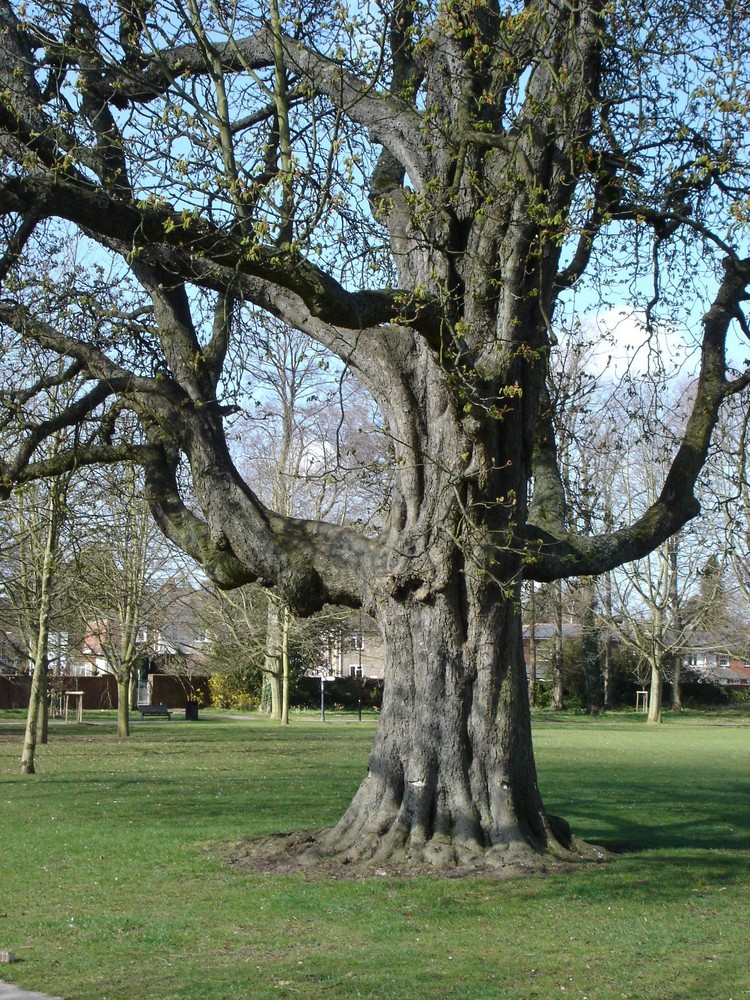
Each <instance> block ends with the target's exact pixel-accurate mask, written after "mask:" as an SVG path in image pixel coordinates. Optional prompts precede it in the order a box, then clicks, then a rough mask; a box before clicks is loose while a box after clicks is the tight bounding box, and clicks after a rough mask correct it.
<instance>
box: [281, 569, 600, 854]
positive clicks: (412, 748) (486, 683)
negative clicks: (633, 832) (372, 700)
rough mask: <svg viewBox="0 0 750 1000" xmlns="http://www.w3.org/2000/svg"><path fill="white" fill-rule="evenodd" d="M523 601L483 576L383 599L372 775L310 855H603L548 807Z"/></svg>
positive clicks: (306, 849) (311, 845)
mask: <svg viewBox="0 0 750 1000" xmlns="http://www.w3.org/2000/svg"><path fill="white" fill-rule="evenodd" d="M518 608H519V603H518V595H515V594H514V595H508V594H507V593H503V592H502V590H501V588H500V587H496V586H488V585H486V584H484V585H483V586H482V591H481V593H480V594H478V595H475V599H473V600H467V599H466V596H465V595H462V594H461V593H459V592H458V586H457V587H456V592H454V593H450V592H443V593H440V594H437V595H435V596H434V598H433V599H432V600H431V602H430V603H429V604H418V603H416V602H414V603H410V604H405V605H403V604H398V603H396V602H395V601H392V600H386V601H385V602H384V603H382V604H381V605H380V607H379V609H378V617H379V624H380V627H381V630H382V634H383V639H384V642H385V648H386V668H385V689H384V696H383V708H382V712H381V717H380V724H379V728H378V732H377V736H376V739H375V744H374V747H373V751H372V754H371V757H370V761H369V769H368V774H367V777H366V778H365V779H364V781H363V782H362V784H361V786H360V788H359V790H358V792H357V793H356V795H355V797H354V799H353V801H352V803H351V805H350V806H349V808H348V809H347V811H346V813H345V814H344V816H343V817H342V819H341V820H340V821H339V823H338V824H337V825H336V826H335V827H334V828H333V829H331V830H328V831H323V832H322V833H318V834H316V835H315V836H314V837H313V838H311V839H308V840H306V841H305V843H304V845H303V846H302V848H301V853H302V855H303V859H302V860H304V859H305V857H306V858H307V860H309V861H310V862H311V863H312V862H313V861H317V860H319V859H320V858H321V857H333V858H335V859H336V860H338V861H339V862H341V863H345V864H351V865H358V864H362V865H368V864H375V865H379V866H382V865H385V866H388V865H394V866H396V867H398V868H401V869H403V867H404V866H408V867H409V868H412V869H414V868H418V867H419V866H425V867H427V866H433V867H438V868H441V867H451V868H453V867H455V866H465V867H468V868H471V869H474V868H485V869H489V868H505V867H507V866H509V865H517V864H522V865H538V864H540V863H542V861H543V859H544V858H545V857H546V858H547V859H548V860H549V859H550V857H554V858H567V859H572V858H581V857H584V856H587V857H592V856H597V852H596V850H595V849H591V848H589V847H588V845H583V844H580V843H577V842H576V841H575V840H574V838H573V837H572V835H571V833H570V830H569V828H568V826H567V824H566V823H565V822H564V821H563V820H560V819H557V818H554V817H550V816H548V815H547V814H546V813H545V810H544V807H543V805H542V800H541V797H540V794H539V789H538V787H537V777H536V768H535V764H534V756H533V751H532V742H531V721H530V712H529V701H528V691H527V687H526V671H525V666H524V657H523V642H522V632H521V618H520V612H519V610H518ZM289 846H290V845H289V843H288V842H287V843H286V844H285V845H284V848H283V849H284V850H285V851H286V850H289ZM598 856H599V857H601V856H602V854H601V852H599V853H598Z"/></svg>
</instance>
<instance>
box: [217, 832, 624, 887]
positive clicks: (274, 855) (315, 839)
mask: <svg viewBox="0 0 750 1000" xmlns="http://www.w3.org/2000/svg"><path fill="white" fill-rule="evenodd" d="M552 821H553V823H554V822H556V820H555V818H552ZM560 822H562V821H560ZM335 831H336V828H335V827H333V828H324V829H319V830H302V831H297V832H296V833H289V834H277V835H275V836H271V837H263V838H256V839H252V840H246V841H242V842H240V843H239V844H237V845H235V846H234V848H233V849H232V851H231V853H230V856H229V859H228V860H229V864H230V865H231V866H232V867H233V868H238V869H244V870H247V871H254V872H261V873H266V874H302V875H306V876H308V877H316V876H317V877H325V878H368V877H378V876H380V877H382V876H393V877H400V878H404V877H416V876H422V877H425V876H426V877H440V878H461V877H465V876H470V875H480V876H483V877H490V878H504V877H516V878H518V877H523V876H531V875H546V874H552V873H559V872H564V871H570V870H572V869H573V868H574V867H576V866H577V865H580V864H582V863H584V862H589V863H590V862H596V863H601V862H604V861H606V860H608V858H609V856H610V855H609V852H608V851H607V850H606V849H604V848H602V847H596V846H594V845H592V844H587V843H585V842H584V841H580V840H576V839H574V838H571V839H570V842H569V846H568V847H563V846H562V845H561V844H559V842H555V845H554V846H548V847H546V848H544V849H536V848H535V847H533V846H532V845H530V844H529V843H527V842H525V841H522V840H520V839H519V840H518V841H516V842H514V843H510V844H503V845H495V846H493V847H490V848H481V847H480V846H479V845H475V847H474V849H471V848H470V846H469V845H468V844H466V843H463V844H454V843H448V842H440V841H439V839H438V838H432V839H431V840H430V841H429V842H428V843H426V844H424V845H422V846H421V847H416V846H415V845H414V844H410V843H408V842H407V843H403V844H401V845H400V846H395V845H394V843H393V840H392V838H386V839H387V840H388V841H389V842H390V843H389V849H388V850H384V844H383V838H379V837H377V836H375V835H370V836H369V837H367V838H362V837H360V838H359V839H358V842H357V844H356V845H352V846H351V847H350V848H349V849H348V850H345V849H339V848H337V847H336V846H335V845H334V844H333V843H332V835H333V834H334V833H335Z"/></svg>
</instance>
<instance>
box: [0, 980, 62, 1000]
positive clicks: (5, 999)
mask: <svg viewBox="0 0 750 1000" xmlns="http://www.w3.org/2000/svg"><path fill="white" fill-rule="evenodd" d="M0 1000H54V997H50V996H48V995H47V994H46V993H34V992H33V991H32V990H22V989H21V987H20V986H14V985H13V984H12V983H0Z"/></svg>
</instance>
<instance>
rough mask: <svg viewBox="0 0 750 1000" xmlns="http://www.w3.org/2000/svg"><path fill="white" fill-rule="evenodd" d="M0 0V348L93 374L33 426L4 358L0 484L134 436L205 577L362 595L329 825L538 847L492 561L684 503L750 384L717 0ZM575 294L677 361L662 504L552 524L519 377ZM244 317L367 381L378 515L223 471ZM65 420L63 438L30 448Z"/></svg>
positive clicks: (738, 85)
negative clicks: (63, 448) (369, 631)
mask: <svg viewBox="0 0 750 1000" xmlns="http://www.w3.org/2000/svg"><path fill="white" fill-rule="evenodd" d="M0 12H1V14H2V18H1V21H2V30H1V33H0V45H1V46H2V54H1V56H0V76H1V78H2V83H1V84H0V86H1V87H2V91H3V100H2V102H0V153H1V155H2V157H3V165H4V178H3V180H2V183H1V184H0V213H2V234H3V256H2V263H1V264H0V276H1V277H2V281H3V288H2V297H1V298H0V322H2V324H3V330H4V340H5V361H6V366H7V368H6V371H8V372H11V373H12V372H18V371H20V370H22V368H23V354H24V352H25V351H27V350H39V351H41V352H43V353H44V354H45V355H49V354H51V355H58V356H61V357H63V358H64V359H66V362H67V368H66V371H65V374H64V375H63V376H60V375H54V376H53V375H52V374H50V375H49V376H47V377H46V378H47V379H48V378H52V377H55V378H60V377H73V376H75V377H77V378H83V379H84V388H83V389H81V390H80V391H79V392H78V393H77V394H76V396H75V398H74V399H72V400H71V402H70V404H69V405H68V407H67V408H66V410H65V411H64V412H63V413H60V414H58V415H56V416H55V417H54V418H48V417H45V415H44V414H41V413H38V412H37V411H36V410H35V405H34V401H35V397H36V394H37V391H38V390H39V389H40V388H41V387H42V385H43V382H44V381H45V379H41V380H38V381H36V382H33V383H32V384H28V385H24V386H23V388H19V386H18V384H17V379H16V378H14V377H13V376H12V374H11V375H6V376H5V377H6V382H5V385H4V386H3V393H2V403H3V414H4V423H3V427H4V428H5V432H6V434H7V435H8V437H9V439H12V442H13V447H11V448H10V449H9V450H8V451H7V453H6V457H5V459H4V460H3V462H2V465H0V478H1V479H2V481H3V483H4V484H5V488H6V489H10V488H12V486H13V484H15V483H18V482H23V481H24V480H26V479H29V478H32V477H34V476H39V475H44V474H49V473H55V472H59V471H61V470H63V469H67V468H70V467H71V466H73V465H76V464H92V463H99V462H115V461H121V460H130V461H135V462H138V463H139V464H141V465H142V467H143V469H144V471H145V476H146V481H147V491H148V499H149V502H150V506H151V510H152V513H153V515H154V516H155V518H156V519H157V521H158V523H159V524H160V526H161V527H162V529H163V530H164V532H165V533H166V534H167V535H168V536H169V537H170V538H171V539H172V540H173V541H175V542H176V543H177V544H178V545H180V546H181V547H182V548H183V549H184V550H185V551H187V552H189V553H190V554H191V555H193V556H194V557H195V558H196V559H197V560H198V561H199V562H200V563H201V565H202V566H203V567H204V569H205V571H206V572H207V573H208V574H209V575H210V576H211V577H212V578H213V579H214V580H215V581H217V582H218V583H219V584H220V585H222V586H225V587H234V586H238V585H241V584H243V583H245V582H249V581H254V580H257V581H259V582H261V583H262V584H264V585H267V586H274V587H275V588H276V589H277V590H278V592H279V593H280V595H281V596H282V598H283V600H284V601H285V602H286V603H287V604H288V605H289V606H290V607H291V608H293V609H295V610H296V611H298V612H300V613H303V614H308V613H312V612H314V611H315V610H317V609H319V608H320V607H322V606H323V605H324V604H325V603H334V604H345V605H350V606H355V607H357V606H362V607H366V608H368V609H371V608H374V609H375V611H376V613H377V616H378V620H379V622H380V625H381V628H382V629H383V632H384V634H385V635H386V637H387V639H388V640H389V642H390V643H391V645H392V647H393V649H394V652H393V656H392V660H391V661H390V662H389V666H388V668H387V669H388V671H389V673H390V677H391V680H390V681H389V683H390V684H391V691H392V692H394V694H392V696H391V697H392V700H391V701H389V700H388V696H387V695H386V708H385V709H384V721H383V723H382V725H381V729H380V733H379V737H378V741H377V742H376V748H375V751H374V757H373V761H376V762H377V766H375V765H374V764H373V763H372V762H371V777H370V779H368V781H369V784H368V783H365V785H363V790H361V793H360V794H359V795H358V798H357V799H356V800H355V804H353V807H352V808H353V812H351V813H350V814H348V816H349V818H348V819H347V821H346V826H347V830H348V831H349V833H350V839H349V841H346V843H348V844H349V846H350V847H351V845H352V844H355V847H352V848H351V849H352V850H353V851H354V853H355V854H356V853H357V852H358V851H359V850H360V849H361V850H362V853H364V854H367V853H368V852H369V853H372V851H375V852H377V851H386V852H387V851H390V850H392V849H394V850H395V845H396V844H397V843H398V844H399V845H401V846H403V844H404V842H407V843H408V844H410V845H411V848H410V850H411V852H412V853H411V855H410V856H413V857H424V858H427V859H428V860H430V861H432V862H433V863H442V862H443V861H444V860H445V858H446V857H447V856H448V855H450V856H451V857H453V858H455V857H458V856H463V855H464V853H467V854H468V855H471V856H473V855H474V854H476V853H477V852H478V851H482V852H485V853H486V852H487V851H490V852H491V851H492V850H495V851H496V853H497V852H500V851H501V850H502V851H505V852H506V855H505V856H506V857H507V856H509V855H508V854H507V852H508V850H509V847H510V846H511V845H513V844H516V843H521V842H523V843H526V844H528V843H532V844H533V845H536V846H537V847H538V846H539V845H540V844H546V845H547V846H549V845H550V843H552V841H555V842H560V843H562V844H563V846H565V847H566V849H567V848H568V847H569V846H570V844H571V841H570V838H569V836H568V835H567V834H566V833H565V832H564V829H563V827H562V826H561V825H560V824H555V823H552V824H550V821H549V818H548V817H546V816H545V814H544V811H543V808H542V806H541V802H540V800H539V796H538V791H537V790H536V785H535V778H534V775H533V758H532V757H531V752H530V741H529V736H528V719H527V716H528V712H527V711H526V715H524V709H523V708H522V707H521V702H522V701H523V700H524V699H525V684H524V683H523V682H522V680H521V677H520V675H521V672H522V670H523V661H522V657H521V656H520V626H519V624H518V620H517V619H518V613H517V597H518V588H519V586H520V581H521V579H522V578H523V577H526V578H530V579H536V580H553V579H557V578H561V577H564V576H568V575H571V574H579V575H580V574H586V575H590V574H595V573H599V572H602V571H604V570H606V569H608V568H612V567H614V566H616V565H618V564H620V563H622V562H624V561H626V560H630V559H634V558H638V557H641V556H643V555H645V554H646V553H647V552H649V551H650V550H652V549H653V548H654V547H656V546H657V545H658V544H660V543H661V542H662V541H663V540H664V539H665V538H667V537H668V536H669V535H670V534H672V533H674V532H675V531H677V530H678V529H679V528H680V527H681V526H682V525H683V524H685V522H686V521H687V520H689V519H690V518H691V517H693V516H695V515H696V514H697V513H698V510H699V507H698V502H697V500H696V498H695V493H694V488H693V487H694V484H695V482H696V479H697V477H698V475H699V473H700V470H701V467H702V465H703V463H704V461H705V458H706V454H707V450H708V447H709V443H710V437H711V432H712V429H713V427H714V425H715V422H716V420H717V416H718V412H719V409H720V406H721V404H722V402H723V401H724V400H725V399H726V398H727V396H729V395H732V394H737V393H738V392H740V391H741V390H742V389H743V388H744V387H745V385H746V384H747V381H748V376H747V374H746V373H745V372H743V371H735V370H731V369H730V368H728V366H727V360H726V338H727V335H728V333H729V332H730V331H733V330H739V331H740V333H741V334H743V335H747V334H748V332H749V331H748V327H747V323H746V321H745V318H744V314H743V312H742V305H743V302H744V301H745V299H746V295H747V286H748V282H750V259H748V256H747V254H748V248H747V221H748V212H750V185H749V184H748V181H749V180H750V176H749V173H748V166H749V164H748V143H747V135H748V116H749V114H750V59H748V54H749V53H748V41H749V37H750V25H748V19H747V17H746V16H745V15H744V13H743V11H742V5H741V3H740V2H739V0H722V2H721V3H719V2H718V0H704V2H701V3H700V4H698V3H695V2H688V3H683V4H675V3H671V2H662V0H658V2H656V3H654V4H651V5H649V6H648V7H644V6H643V5H642V4H640V3H633V2H632V0H614V2H612V3H604V2H602V0H578V2H568V0H528V2H525V3H520V2H511V3H509V4H505V5H499V4H496V3H476V2H474V0H409V2H405V0H396V2H394V3H392V4H384V5H370V6H367V7H365V8H364V9H363V10H361V11H359V12H358V13H356V14H354V13H353V12H352V11H350V10H349V9H348V8H347V7H346V6H342V5H340V4H338V3H332V2H331V3H329V2H327V0H309V2H302V0H300V2H296V0H295V2H292V3H289V4H286V3H284V2H282V0H269V4H268V6H266V5H265V4H256V3H255V2H254V0H249V2H247V0H235V2H229V3H217V2H210V0H205V2H204V0H187V2H186V3H185V4H184V5H183V4H174V5H172V4H169V3H164V4H162V3H160V4H158V5H154V4H152V3H149V2H144V0H127V2H126V0H122V2H119V3H103V4H93V3H90V4H85V3H80V2H75V3H66V2H61V3H59V4H57V5H55V7H54V8H52V9H49V8H47V7H44V8H42V7H41V6H40V5H37V4H36V3H34V2H30V3H25V4H23V5H20V4H19V5H16V6H14V5H13V4H11V3H10V2H8V0H1V2H0ZM584 306H587V307H588V308H590V309H594V308H596V307H599V308H601V309H603V308H606V307H613V306H616V307H620V308H625V309H628V310H638V311H639V312H640V314H641V316H642V317H643V325H644V335H645V336H646V337H651V336H652V334H653V331H654V330H656V329H658V327H659V325H660V324H661V325H662V326H664V325H665V324H666V325H668V326H669V327H670V328H685V329H688V330H689V331H691V333H692V335H693V336H695V337H696V338H697V342H698V344H699V347H700V353H701V367H700V373H699V376H698V378H697V380H696V383H695V386H694V400H695V401H694V405H693V407H692V410H691V414H690V417H689V419H688V421H687V423H686V427H685V431H684V433H683V436H682V439H681V441H680V443H679V445H678V447H677V448H676V449H675V451H674V453H673V455H672V456H671V462H670V464H669V467H668V470H667V473H666V476H665V479H664V482H663V483H662V485H661V488H660V489H659V490H658V492H657V494H656V498H655V500H654V502H653V503H652V504H651V505H650V506H649V507H648V508H647V509H646V510H645V511H644V512H642V513H641V514H640V515H639V516H638V517H636V518H635V520H634V521H633V522H632V523H623V524H618V525H617V526H616V527H615V528H614V530H612V531H605V532H601V533H599V534H596V533H586V531H585V530H584V531H579V530H577V529H578V528H579V527H580V526H579V525H573V524H572V523H571V522H570V521H569V519H568V518H567V514H566V498H565V495H564V483H563V479H562V477H561V474H560V469H559V463H558V460H557V458H558V456H557V448H556V442H555V420H554V414H553V412H552V395H551V394H550V392H549V388H548V380H547V376H548V375H550V374H553V372H551V371H550V359H551V358H553V357H554V355H553V354H551V348H552V346H553V345H554V343H555V341H556V340H557V339H559V338H560V337H562V336H564V335H565V334H564V331H565V327H566V324H568V323H569V322H570V317H571V316H572V315H573V314H574V312H575V311H576V310H578V309H581V308H582V307H584ZM269 316H270V317H273V318H274V319H275V320H279V321H281V322H282V323H284V324H286V325H287V326H289V327H292V328H294V329H296V330H298V331H300V332H301V333H304V334H305V335H307V336H308V337H310V338H311V339H312V340H314V341H315V342H316V343H317V344H319V345H322V346H323V347H325V349H326V350H327V351H329V352H330V353H331V354H332V355H334V356H336V357H337V358H338V359H340V362H341V363H342V364H343V365H345V366H348V367H349V368H351V369H352V371H353V372H354V373H355V374H356V376H357V377H358V379H359V380H360V381H361V383H362V384H363V385H364V386H365V387H366V388H367V390H368V391H369V393H371V394H372V397H373V399H374V400H375V402H376V404H377V406H378V408H379V411H380V414H381V417H382V420H383V423H384V426H385V427H386V428H387V431H388V434H389V439H390V447H391V452H392V486H391V494H390V506H389V511H388V517H387V520H386V521H385V523H384V525H383V529H382V531H381V532H380V534H379V536H378V537H375V538H374V537H366V536H365V535H363V534H362V533H361V532H359V531H357V530H356V529H355V528H353V527H350V526H347V525H338V524H331V523H327V522H325V521H313V520H306V519H304V518H297V517H292V516H288V515H286V514H284V513H283V512H280V511H276V510H274V509H272V508H271V507H270V506H269V505H267V504H264V503H263V502H262V501H261V500H260V498H259V496H258V491H257V489H255V488H254V486H253V484H252V483H250V482H246V481H245V480H244V479H243V477H242V476H241V475H240V473H239V471H238V469H237V467H236V464H235V461H234V460H233V456H232V453H231V451H230V448H229V446H228V442H227V431H226V421H227V419H228V418H229V417H230V416H231V414H232V413H233V412H234V411H235V408H236V407H238V406H241V405H242V391H243V389H246V388H247V378H248V375H247V371H248V369H247V366H246V365H245V364H244V356H245V352H246V351H248V350H250V349H251V348H252V346H253V345H252V339H251V338H249V337H248V333H247V331H248V329H249V328H250V327H251V326H252V324H254V323H259V324H263V322H264V317H269ZM654 342H655V338H654ZM126 412H131V413H134V414H135V415H136V416H137V418H138V421H139V428H140V429H139V433H138V435H137V436H135V437H133V436H132V435H124V434H122V433H121V432H120V427H121V418H122V416H123V414H125V413H126ZM63 425H69V426H75V427H76V428H77V432H78V433H77V435H76V443H75V447H74V448H72V449H70V450H68V451H67V452H65V453H61V454H59V455H57V456H55V459H54V461H53V460H50V459H45V458H43V457H42V455H41V454H40V450H39V447H40V443H41V442H42V441H43V440H44V438H45V437H47V436H49V435H50V434H51V433H54V431H55V429H56V428H57V427H59V426H63ZM447 692H450V694H448V693H447ZM399 699H401V700H400V701H399ZM433 703H435V704H439V705H440V706H441V708H440V711H439V712H438V711H437V710H435V711H434V712H433V714H432V715H431V716H430V724H429V725H427V726H425V725H424V715H423V713H424V711H426V709H424V708H422V709H420V705H427V704H430V705H432V704H433ZM457 732H460V733H461V734H462V735H461V736H460V738H459V739H458V744H460V745H461V747H462V749H461V751H460V753H459V757H460V761H459V762H458V763H457V762H456V761H454V762H453V765H455V766H453V765H451V764H449V763H448V761H447V760H444V759H443V758H442V757H441V754H446V753H448V750H447V745H448V744H449V743H450V745H451V746H454V748H455V746H456V745H458V744H456V742H455V741H453V740H452V739H448V734H449V733H451V734H455V733H457ZM441 733H442V737H441V736H440V734H441ZM480 747H481V748H482V749H480ZM355 814H356V816H357V817H358V818H356V819H353V816H354V815H355ZM386 814H388V816H389V819H388V820H387V821H386V819H384V816H385V815H386ZM386 829H387V830H388V836H384V835H383V832H382V831H384V830H386ZM375 830H377V831H380V832H379V833H377V834H376V833H374V832H373V831H375ZM514 831H515V832H514ZM519 831H520V832H519ZM341 833H342V831H341V830H339V834H338V839H339V842H340V843H344V841H345V839H346V838H343V837H342V836H341ZM373 845H375V846H373ZM343 849H349V848H347V847H346V844H345V847H344V848H343Z"/></svg>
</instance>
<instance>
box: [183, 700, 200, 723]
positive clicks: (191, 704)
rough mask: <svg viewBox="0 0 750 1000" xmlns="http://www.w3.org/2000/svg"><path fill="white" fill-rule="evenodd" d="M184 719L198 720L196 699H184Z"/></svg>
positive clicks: (189, 720)
mask: <svg viewBox="0 0 750 1000" xmlns="http://www.w3.org/2000/svg"><path fill="white" fill-rule="evenodd" d="M185 721H186V722H197V721H198V702H197V701H186V702H185Z"/></svg>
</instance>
